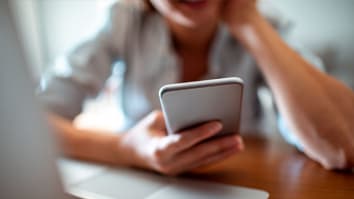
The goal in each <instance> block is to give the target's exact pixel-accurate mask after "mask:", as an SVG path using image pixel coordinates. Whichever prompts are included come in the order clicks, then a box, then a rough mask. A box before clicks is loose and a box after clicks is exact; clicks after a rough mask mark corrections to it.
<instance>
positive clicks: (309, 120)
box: [231, 13, 354, 164]
mask: <svg viewBox="0 0 354 199" xmlns="http://www.w3.org/2000/svg"><path fill="white" fill-rule="evenodd" d="M247 20H248V21H247V22H245V23H244V24H241V25H240V24H239V26H235V27H234V28H231V31H232V33H233V34H234V36H235V37H236V38H237V39H238V40H239V41H240V42H241V43H242V44H243V45H244V46H245V47H246V48H247V49H248V50H249V52H250V53H251V54H252V55H253V56H254V57H255V59H256V61H257V63H258V65H259V68H260V70H261V72H262V74H263V75H264V76H265V79H266V81H267V83H268V84H269V86H270V88H271V90H272V92H273V94H274V96H275V101H276V104H277V105H278V108H279V111H280V113H281V114H282V115H284V116H285V119H286V121H287V122H288V124H289V126H290V128H291V129H292V130H293V131H294V132H295V133H296V135H297V136H298V137H299V138H300V140H301V141H302V142H303V144H304V145H307V146H308V147H305V150H307V153H308V155H310V156H312V157H316V156H317V157H318V156H319V154H326V155H328V157H336V156H337V155H335V154H336V153H338V154H339V153H341V150H342V149H343V148H344V149H343V150H345V151H352V150H353V143H351V144H350V143H349V144H346V145H343V146H340V144H338V143H348V141H346V140H353V134H354V133H353V132H352V131H353V128H354V127H353V124H351V123H352V122H351V121H350V120H352V118H353V117H354V104H353V103H354V95H353V92H352V91H351V90H350V89H349V88H347V87H346V86H345V85H343V84H342V83H340V82H338V81H337V80H335V79H334V78H332V77H330V76H328V75H326V74H324V73H322V72H321V71H319V70H317V69H315V68H314V67H313V66H312V65H311V64H310V63H309V62H307V61H306V60H305V59H303V58H302V57H301V56H300V55H299V54H297V53H296V52H295V51H294V50H292V49H291V48H290V47H289V46H288V45H287V44H286V43H285V42H284V41H283V40H282V39H281V37H280V36H279V35H278V33H277V32H276V31H275V30H274V29H273V28H272V27H271V25H270V24H269V23H268V22H267V21H266V20H265V19H264V18H263V17H262V16H260V14H258V13H257V14H254V15H252V17H249V18H248V19H247ZM339 96H340V97H339ZM330 134H332V135H330ZM333 134H337V136H336V138H335V139H337V140H335V141H333V142H332V144H328V143H330V142H331V141H332V140H331V139H329V138H330V137H334V136H333ZM320 137H326V139H320ZM312 146H315V147H312ZM329 154H332V155H329ZM351 156H353V154H351ZM337 157H338V156H337ZM338 158H339V157H338ZM314 159H316V158H314ZM317 159H318V158H317ZM331 161H332V160H331ZM336 161H337V160H333V161H332V162H336ZM340 161H342V160H338V161H337V162H340ZM322 162H323V161H322ZM342 162H343V161H342ZM338 164H342V163H338Z"/></svg>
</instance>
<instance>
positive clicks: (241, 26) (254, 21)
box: [228, 10, 265, 41]
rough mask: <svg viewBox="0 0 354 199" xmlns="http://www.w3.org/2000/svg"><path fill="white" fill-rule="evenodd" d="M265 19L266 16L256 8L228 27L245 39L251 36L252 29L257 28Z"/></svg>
mask: <svg viewBox="0 0 354 199" xmlns="http://www.w3.org/2000/svg"><path fill="white" fill-rule="evenodd" d="M264 20H265V19H264V17H263V16H262V15H261V14H260V13H259V12H258V11H257V10H255V11H253V12H252V13H249V14H247V15H245V16H243V17H240V18H239V19H238V20H234V21H233V22H231V23H229V24H228V27H229V30H230V32H231V34H232V35H233V36H234V37H236V38H237V39H238V40H241V41H243V40H245V39H246V38H248V37H249V36H250V31H254V30H257V27H258V26H259V24H260V23H261V22H262V21H264Z"/></svg>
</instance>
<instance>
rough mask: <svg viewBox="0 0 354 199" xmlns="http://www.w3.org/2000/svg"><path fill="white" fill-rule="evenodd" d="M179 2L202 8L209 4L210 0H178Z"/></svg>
mask: <svg viewBox="0 0 354 199" xmlns="http://www.w3.org/2000/svg"><path fill="white" fill-rule="evenodd" d="M178 2H179V3H181V4H184V5H186V6H188V7H190V8H196V9H198V8H199V9H200V8H202V7H204V6H206V5H207V2H208V0H178Z"/></svg>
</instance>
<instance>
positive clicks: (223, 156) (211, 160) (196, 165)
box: [176, 147, 240, 174]
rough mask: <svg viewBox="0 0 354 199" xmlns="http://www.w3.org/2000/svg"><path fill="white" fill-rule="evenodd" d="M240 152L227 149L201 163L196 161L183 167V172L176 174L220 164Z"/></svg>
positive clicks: (202, 160) (233, 148) (178, 171)
mask: <svg viewBox="0 0 354 199" xmlns="http://www.w3.org/2000/svg"><path fill="white" fill-rule="evenodd" d="M239 151H240V150H239V149H237V148H235V147H232V148H229V149H226V150H224V151H221V152H219V153H216V154H214V155H211V156H209V157H206V158H204V159H201V160H199V161H195V162H194V163H192V164H190V165H188V166H185V167H182V168H181V170H177V171H176V174H179V173H184V172H188V171H190V170H193V169H195V168H199V167H202V166H207V165H210V164H213V163H217V162H220V161H222V160H225V159H227V158H229V157H230V156H232V155H234V154H236V153H237V152H239Z"/></svg>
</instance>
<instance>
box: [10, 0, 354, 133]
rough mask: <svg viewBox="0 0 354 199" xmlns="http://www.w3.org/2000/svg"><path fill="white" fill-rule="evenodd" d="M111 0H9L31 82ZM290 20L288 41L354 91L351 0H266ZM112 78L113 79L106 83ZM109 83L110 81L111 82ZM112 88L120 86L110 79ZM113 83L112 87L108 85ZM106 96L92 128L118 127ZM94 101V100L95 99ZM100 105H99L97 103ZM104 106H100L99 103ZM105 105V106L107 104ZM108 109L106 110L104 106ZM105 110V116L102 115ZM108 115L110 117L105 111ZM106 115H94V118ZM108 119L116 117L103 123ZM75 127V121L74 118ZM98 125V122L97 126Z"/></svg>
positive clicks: (95, 24) (92, 108)
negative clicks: (298, 44)
mask: <svg viewBox="0 0 354 199" xmlns="http://www.w3.org/2000/svg"><path fill="white" fill-rule="evenodd" d="M115 1H116V0H13V1H12V3H13V9H14V10H15V12H16V13H17V17H18V20H19V23H20V26H19V29H20V30H21V32H22V37H23V42H24V43H25V44H26V48H27V53H28V55H29V61H30V63H31V65H32V71H33V75H34V77H35V78H39V76H40V74H41V73H42V72H43V71H44V70H45V69H46V68H47V67H50V66H51V65H52V63H53V61H54V60H55V59H56V58H57V57H58V56H60V55H63V54H65V52H67V51H68V50H69V49H70V48H72V47H73V46H75V45H76V44H77V43H78V42H80V41H82V40H83V39H85V38H86V37H89V36H90V35H92V34H94V33H95V31H97V30H98V29H99V27H100V26H101V25H102V22H103V19H104V17H105V15H106V14H107V12H106V9H107V8H108V7H109V6H110V5H111V4H112V3H113V2H115ZM266 2H268V3H269V4H272V6H274V7H275V8H277V9H278V10H279V12H280V13H281V14H282V16H284V17H285V18H287V19H289V20H290V21H291V23H290V24H291V34H290V37H291V39H293V40H296V41H299V42H301V43H302V44H303V45H304V46H305V47H306V48H308V49H309V50H311V51H313V52H314V53H315V54H317V55H318V56H320V57H321V58H322V60H323V61H324V63H325V67H326V70H327V71H328V72H329V73H331V74H332V75H334V76H336V77H337V78H338V79H340V80H342V81H344V82H345V83H346V84H347V85H349V86H350V87H351V88H354V45H353V44H354V41H353V40H354V26H353V25H350V24H352V22H351V21H352V20H353V19H354V1H353V0H338V1H334V0H311V1H308V0H266ZM111 80H112V79H111ZM112 82H113V83H112ZM110 84H111V87H113V88H115V87H119V82H115V81H114V80H112V81H110ZM112 85H113V86H112ZM109 96H110V92H108V97H107V93H106V95H104V96H101V97H99V99H98V101H101V103H90V102H88V105H87V106H86V107H87V108H86V110H89V111H88V112H91V113H93V114H91V116H90V114H87V115H86V119H87V118H91V120H92V119H93V117H94V116H96V117H95V119H94V120H95V121H96V123H98V124H100V123H102V122H103V121H104V124H103V123H102V124H101V125H97V124H95V126H94V127H104V128H117V126H119V124H117V118H120V117H122V116H121V113H120V112H119V111H116V110H118V109H114V108H112V106H117V103H116V102H114V101H112V99H111V98H110V97H109ZM96 101H97V100H96ZM98 104H101V105H98ZM102 104H103V105H102ZM107 105H108V106H107ZM108 107H110V108H108ZM103 112H104V114H103ZM107 112H109V113H107ZM102 114H103V115H105V117H97V115H102ZM107 118H115V119H114V121H112V124H111V125H107V120H109V119H107ZM78 121H79V122H78V123H79V124H80V121H81V120H80V119H78ZM100 121H101V122H100Z"/></svg>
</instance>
